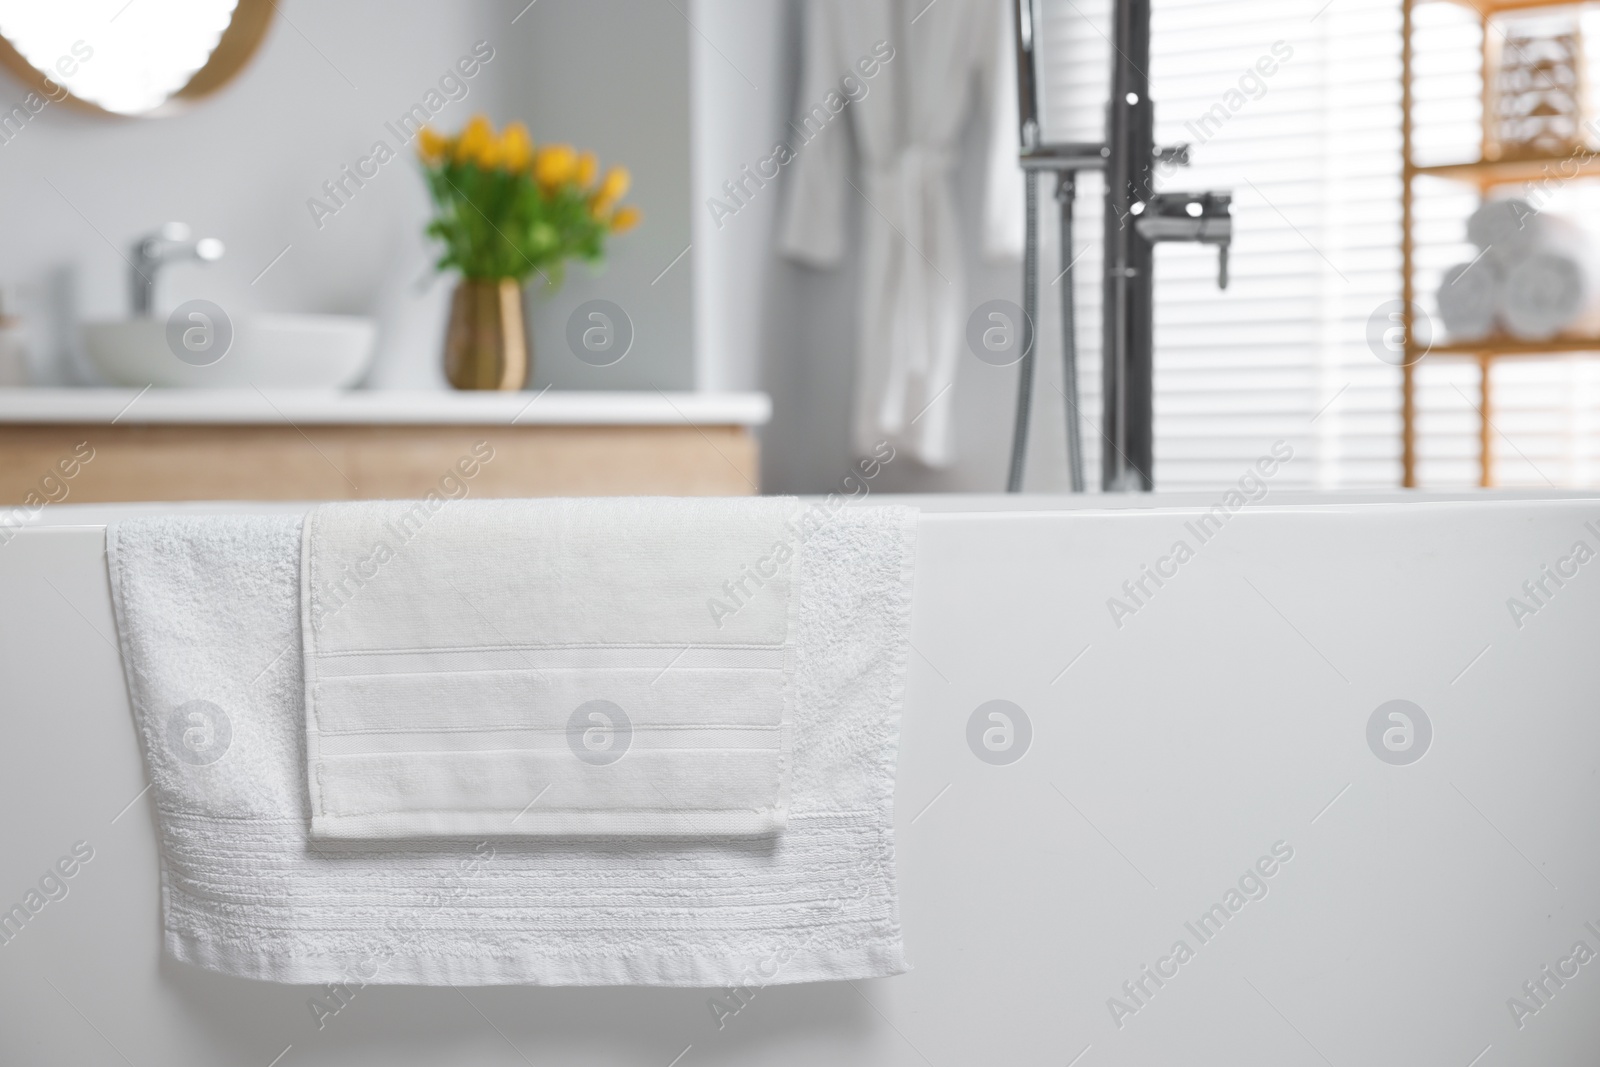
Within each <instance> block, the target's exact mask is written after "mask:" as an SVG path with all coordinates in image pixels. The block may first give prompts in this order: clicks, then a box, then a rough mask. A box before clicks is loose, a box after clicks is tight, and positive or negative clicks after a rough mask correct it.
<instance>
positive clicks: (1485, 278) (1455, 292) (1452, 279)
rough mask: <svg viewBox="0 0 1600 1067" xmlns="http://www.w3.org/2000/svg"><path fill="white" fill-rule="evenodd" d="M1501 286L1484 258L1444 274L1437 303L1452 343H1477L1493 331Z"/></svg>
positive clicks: (1491, 267)
mask: <svg viewBox="0 0 1600 1067" xmlns="http://www.w3.org/2000/svg"><path fill="white" fill-rule="evenodd" d="M1501 285H1502V280H1501V278H1500V275H1499V268H1498V267H1497V266H1496V265H1494V264H1493V263H1490V262H1488V260H1487V257H1486V258H1485V259H1483V260H1480V261H1479V262H1477V263H1458V264H1456V265H1455V266H1453V267H1451V268H1450V269H1449V270H1447V271H1445V272H1444V277H1443V278H1442V279H1441V280H1440V282H1439V292H1438V294H1437V297H1436V302H1437V304H1438V308H1439V318H1440V319H1441V320H1442V321H1443V322H1444V328H1445V330H1446V331H1448V332H1449V334H1450V339H1451V340H1453V341H1477V340H1480V339H1482V338H1484V337H1487V336H1488V335H1489V334H1490V333H1492V332H1493V331H1494V327H1495V319H1496V315H1497V314H1498V313H1499V310H1500V288H1501Z"/></svg>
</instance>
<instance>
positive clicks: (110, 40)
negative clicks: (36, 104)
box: [0, 0, 273, 120]
mask: <svg viewBox="0 0 1600 1067" xmlns="http://www.w3.org/2000/svg"><path fill="white" fill-rule="evenodd" d="M272 10H273V7H272V0H51V2H49V3H40V2H39V0H0V63H3V64H4V65H5V66H6V67H7V69H9V70H10V71H11V73H13V74H15V75H16V76H17V77H19V78H21V79H22V80H23V81H24V82H25V83H27V84H28V85H29V87H31V88H32V89H33V90H34V91H35V92H36V93H38V94H39V95H40V96H41V97H43V98H45V99H46V100H51V101H56V102H61V101H67V102H71V103H76V104H78V105H79V106H82V107H84V108H87V109H89V110H93V111H99V112H102V113H107V114H113V115H159V114H169V113H171V112H172V111H174V110H176V109H178V108H180V107H182V106H183V105H184V104H186V103H189V102H192V101H194V100H196V99H198V98H200V97H202V96H205V95H206V94H208V93H212V92H215V91H216V90H217V89H219V88H221V87H222V86H223V85H225V84H226V83H227V82H228V81H229V79H231V78H232V77H233V76H234V75H235V74H237V73H238V72H239V70H240V69H241V68H242V67H243V66H244V65H245V63H246V62H247V61H249V59H250V57H251V56H252V55H254V54H255V50H256V48H257V47H258V46H260V44H261V41H262V38H263V37H265V36H266V30H267V24H268V22H270V21H271V18H272ZM18 106H24V107H26V106H28V105H27V104H26V103H24V104H21V105H18ZM41 106H42V105H41ZM3 119H4V115H0V120H3Z"/></svg>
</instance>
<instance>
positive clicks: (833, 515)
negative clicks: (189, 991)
mask: <svg viewBox="0 0 1600 1067" xmlns="http://www.w3.org/2000/svg"><path fill="white" fill-rule="evenodd" d="M485 506H486V505H484V504H475V503H473V504H469V503H466V502H463V503H454V504H450V505H447V506H446V508H445V510H444V511H443V512H441V513H440V514H439V515H436V516H435V517H434V518H433V520H432V521H433V522H438V521H439V520H440V519H442V518H444V517H445V516H446V515H447V514H452V513H455V509H458V508H459V509H461V512H460V514H462V515H465V514H466V511H467V509H469V508H481V507H485ZM788 529H789V532H788V534H787V536H789V537H791V538H792V539H793V544H794V546H795V547H796V548H798V549H800V551H798V552H797V553H796V556H795V567H794V570H793V572H792V575H791V582H792V591H791V597H792V599H793V601H794V605H793V607H794V617H793V621H792V628H793V629H792V643H793V650H792V658H793V673H792V677H791V679H790V684H791V686H792V692H793V701H792V713H791V714H792V723H791V727H792V736H791V745H790V752H791V760H790V765H789V780H790V791H789V797H788V805H787V819H786V822H785V825H784V827H783V829H782V832H781V833H776V834H770V835H765V836H727V837H670V836H669V837H650V836H616V835H587V836H550V837H519V838H510V839H507V838H503V837H497V836H494V835H490V834H484V835H481V836H477V835H473V836H466V837H460V838H451V839H439V838H434V839H414V840H406V839H392V840H377V841H331V840H330V841H323V840H313V839H312V837H311V834H310V829H311V821H312V816H313V813H312V809H311V807H310V785H309V782H308V780H307V773H306V768H307V762H306V756H307V749H306V744H307V737H306V722H307V719H306V712H307V708H306V704H305V693H306V684H305V683H306V675H305V672H304V670H303V660H302V656H301V651H302V647H303V646H302V643H301V595H300V592H301V577H300V575H301V551H302V540H303V528H302V521H301V520H300V519H299V518H295V517H271V516H268V517H263V516H248V517H246V516H240V517H170V518H159V519H140V520H132V521H128V522H123V523H119V524H117V525H115V526H113V527H112V528H111V529H109V530H108V531H107V550H108V557H109V561H110V567H111V578H112V590H113V597H114V601H115V606H116V611H117V624H118V631H119V635H120V639H121V643H122V651H123V659H124V663H125V667H126V670H127V674H128V685H129V690H130V694H131V698H132V703H133V711H134V716H135V721H136V726H137V728H138V731H139V735H140V738H141V742H142V744H143V746H144V749H145V756H146V762H147V766H148V769H149V772H150V776H151V780H152V783H153V787H154V788H153V790H152V795H153V798H154V801H155V807H156V818H157V823H158V830H159V835H160V842H161V869H162V890H163V891H162V911H163V921H164V924H165V931H166V945H167V949H168V951H169V952H170V953H171V954H172V955H173V956H174V957H175V958H177V959H179V960H182V961H186V962H189V963H193V964H197V965H200V966H204V967H209V968H211V969H214V970H218V971H222V972H225V973H229V974H234V975H239V976H243V977H248V978H257V979H265V980H273V981H282V982H295V983H321V982H337V981H349V980H352V979H359V980H360V981H363V982H368V983H389V984H395V983H401V984H404V983H410V984H444V983H455V984H494V983H521V984H550V985H620V984H641V985H685V986H716V985H733V984H740V983H746V984H748V983H750V982H752V981H756V980H759V981H760V983H761V984H771V983H785V982H806V981H818V980H827V979H853V978H867V977H879V976H884V975H889V974H896V973H899V972H901V971H903V970H904V969H905V963H904V959H903V953H902V949H901V940H900V925H899V909H898V900H897V896H896V892H895V881H894V841H893V830H892V827H893V823H892V801H893V790H894V767H895V760H896V750H897V745H898V736H899V715H900V706H901V701H902V696H903V685H904V676H905V660H906V655H907V651H908V644H907V632H908V626H909V608H910V584H911V570H912V556H913V541H914V536H915V533H914V531H915V513H914V512H912V511H910V510H909V509H903V508H865V507H862V508H839V509H835V510H832V511H824V510H823V509H821V508H808V509H805V510H804V512H803V513H802V514H801V515H800V516H799V517H798V518H797V519H796V521H795V524H794V526H793V527H792V528H788ZM802 541H803V545H802V544H801V543H800V542H802ZM403 551H404V550H402V552H403ZM762 554H763V555H765V554H766V553H765V552H763V553H762ZM387 577H388V575H387V573H385V574H383V575H381V576H379V577H377V578H376V579H374V580H373V582H374V583H382V582H384V581H385V580H386V579H387ZM367 592H376V588H375V587H371V583H369V588H368V589H367V590H364V591H363V593H362V595H363V596H365V595H366V593H367ZM707 595H714V594H707ZM758 596H759V591H758ZM701 599H702V600H704V599H705V598H704V597H702V598H701ZM756 602H757V598H751V599H750V600H749V601H748V602H746V603H745V604H744V605H743V606H739V607H738V610H737V611H736V612H735V614H734V615H733V616H731V617H729V618H728V619H726V620H724V621H725V624H726V625H729V626H731V625H733V623H734V621H735V620H736V619H737V618H739V617H740V616H741V615H742V614H743V613H744V612H745V611H747V610H750V609H751V608H753V607H754V606H755V604H756ZM355 603H356V602H355V601H352V603H351V604H350V605H349V607H348V608H347V609H346V610H354V607H355ZM591 607H592V610H595V611H598V610H600V606H591ZM621 610H626V608H625V606H624V607H623V608H622V609H621ZM341 614H342V612H341ZM708 617H709V614H708ZM575 624H576V625H580V626H581V625H584V623H583V622H582V621H581V620H576V621H575ZM325 632H326V631H325ZM672 669H673V670H676V669H677V668H676V667H674V668H672ZM671 673H672V672H671V671H670V670H669V671H668V672H667V674H666V675H665V676H664V677H663V682H665V680H666V678H669V677H670V676H671ZM628 758H631V754H630V756H629V757H625V758H624V759H623V760H622V761H619V762H618V764H617V766H621V764H622V763H625V762H627V759H628ZM574 761H575V762H582V761H581V760H577V758H576V756H575V754H574ZM612 769H615V767H613V768H612ZM530 798H531V794H530ZM525 802H526V801H524V803H525ZM542 803H543V801H542V800H541V801H540V804H542ZM538 807H539V804H535V805H534V806H533V809H530V811H531V810H536V809H537V808H538ZM524 818H526V816H524Z"/></svg>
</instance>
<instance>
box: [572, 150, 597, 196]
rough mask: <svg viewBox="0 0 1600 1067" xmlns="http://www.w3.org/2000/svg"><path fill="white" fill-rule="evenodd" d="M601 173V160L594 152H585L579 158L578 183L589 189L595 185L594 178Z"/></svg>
mask: <svg viewBox="0 0 1600 1067" xmlns="http://www.w3.org/2000/svg"><path fill="white" fill-rule="evenodd" d="M598 173H600V160H599V159H598V158H597V157H596V156H595V154H594V153H593V152H583V153H581V154H580V155H579V156H578V174H577V179H576V180H577V182H578V184H579V185H580V186H582V187H583V188H585V189H587V188H589V186H591V185H593V184H594V177H595V175H596V174H598Z"/></svg>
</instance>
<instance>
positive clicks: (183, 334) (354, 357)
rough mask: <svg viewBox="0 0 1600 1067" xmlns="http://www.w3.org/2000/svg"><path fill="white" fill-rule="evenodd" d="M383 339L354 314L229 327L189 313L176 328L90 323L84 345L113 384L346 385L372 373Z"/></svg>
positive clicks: (147, 322)
mask: <svg viewBox="0 0 1600 1067" xmlns="http://www.w3.org/2000/svg"><path fill="white" fill-rule="evenodd" d="M230 327H231V331H232V336H231V338H229V337H228V336H227V331H228V330H229V328H230ZM376 338H377V327H376V325H375V324H374V323H373V321H372V320H371V319H367V318H360V317H357V316H354V315H256V316H254V317H251V318H247V319H241V320H239V321H237V322H233V323H231V324H222V325H218V324H217V323H215V322H212V321H211V320H210V319H185V320H184V321H183V322H180V323H178V324H177V325H176V326H175V327H171V328H169V324H168V320H167V319H165V318H151V319H125V320H121V321H117V322H90V323H85V324H84V327H83V341H84V348H85V350H86V351H87V352H88V354H89V358H90V360H92V361H93V363H94V365H95V367H96V368H98V369H99V371H100V373H101V374H102V375H104V376H105V377H106V379H107V380H108V381H109V382H111V383H113V384H115V385H130V386H144V385H156V386H164V387H179V388H205V389H216V388H227V387H232V386H246V387H248V386H252V385H254V386H259V387H260V388H263V389H267V388H275V389H340V388H344V387H346V386H349V385H354V384H355V383H356V382H357V381H358V380H359V379H360V378H361V375H362V374H364V373H365V372H366V369H367V366H368V364H370V363H371V362H372V351H373V346H374V342H375V340H376ZM224 348H225V350H223V351H220V353H219V349H224Z"/></svg>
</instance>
